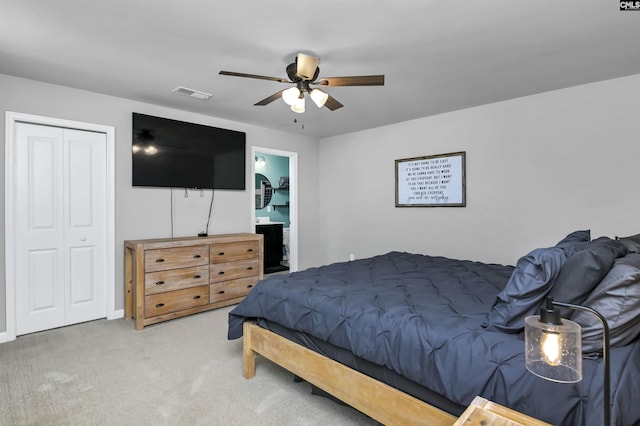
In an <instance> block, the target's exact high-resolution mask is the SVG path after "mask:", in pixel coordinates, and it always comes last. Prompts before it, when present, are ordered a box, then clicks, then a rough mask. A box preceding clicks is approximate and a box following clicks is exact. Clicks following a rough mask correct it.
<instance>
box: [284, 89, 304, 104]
mask: <svg viewBox="0 0 640 426" xmlns="http://www.w3.org/2000/svg"><path fill="white" fill-rule="evenodd" d="M298 98H300V90H299V89H298V88H297V87H290V88H288V89H287V90H285V91H283V92H282V100H283V101H284V102H285V103H286V104H287V105H294V104H295V103H296V102H297V101H298Z"/></svg>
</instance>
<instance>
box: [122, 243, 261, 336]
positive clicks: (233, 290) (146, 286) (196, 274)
mask: <svg viewBox="0 0 640 426" xmlns="http://www.w3.org/2000/svg"><path fill="white" fill-rule="evenodd" d="M124 259H125V260H124V265H125V313H124V315H125V319H129V318H131V317H133V318H135V320H136V329H138V330H141V329H142V328H143V327H144V326H146V325H150V324H155V323H158V322H161V321H167V320H170V319H174V318H179V317H183V316H185V315H190V314H195V313H198V312H203V311H207V310H210V309H215V308H220V307H222V306H227V305H232V304H235V303H239V302H240V301H241V300H242V299H244V297H245V296H246V295H247V293H248V292H249V290H251V288H252V287H253V286H254V285H255V284H256V283H257V282H258V280H261V279H262V277H263V262H264V260H263V236H262V235H257V234H249V233H246V234H224V235H211V236H208V237H185V238H163V239H153V240H133V241H125V242H124Z"/></svg>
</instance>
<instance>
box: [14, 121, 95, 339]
mask: <svg viewBox="0 0 640 426" xmlns="http://www.w3.org/2000/svg"><path fill="white" fill-rule="evenodd" d="M15 134H16V141H15V142H16V143H15V152H16V156H15V157H16V165H15V170H16V173H15V183H16V195H15V202H16V205H15V207H14V208H15V217H16V221H15V223H16V253H15V257H16V334H17V335H20V334H25V333H31V332H34V331H40V330H45V329H50V328H55V327H59V326H62V325H68V324H73V323H77V322H82V321H88V320H92V319H96V318H102V317H105V316H106V278H105V269H106V250H105V248H106V228H105V226H106V225H105V224H106V204H105V203H106V137H105V135H104V134H101V133H94V132H85V131H77V130H69V129H62V128H58V127H49V126H41V125H33V124H26V123H17V124H16V133H15Z"/></svg>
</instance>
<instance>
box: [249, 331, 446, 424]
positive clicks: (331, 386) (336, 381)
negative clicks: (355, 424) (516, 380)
mask: <svg viewBox="0 0 640 426" xmlns="http://www.w3.org/2000/svg"><path fill="white" fill-rule="evenodd" d="M243 327H244V328H243V331H244V337H243V363H244V367H243V375H244V377H245V379H250V378H252V377H254V376H255V374H256V362H255V359H256V355H258V354H259V355H262V356H263V357H265V358H267V359H269V360H270V361H272V362H274V363H276V364H278V365H280V366H281V367H283V368H285V369H286V370H289V371H290V372H291V373H293V374H295V375H296V376H298V377H301V378H302V379H304V380H306V381H307V382H309V383H311V384H313V385H315V386H317V387H318V388H320V389H322V390H324V391H325V392H327V393H329V394H331V395H333V396H334V397H336V398H338V399H340V400H341V401H343V402H345V403H346V404H349V405H350V406H352V407H353V408H355V409H356V410H358V411H361V412H362V413H364V414H366V415H368V416H369V417H371V418H373V419H374V420H377V421H378V422H380V423H382V424H385V425H392V424H428V425H432V426H445V425H446V426H451V425H453V424H454V422H455V421H456V417H455V416H453V415H451V414H449V413H447V412H445V411H443V410H441V409H439V408H436V407H434V406H432V405H429V404H427V403H426V402H424V401H421V400H419V399H417V398H414V397H412V396H410V395H408V394H406V393H404V392H402V391H399V390H398V389H395V388H393V387H391V386H389V385H387V384H385V383H382V382H380V381H378V380H375V379H372V378H371V377H369V376H367V375H365V374H362V373H360V372H358V371H356V370H353V369H351V368H349V367H347V366H345V365H343V364H340V363H339V362H337V361H334V360H332V359H330V358H327V357H325V356H322V355H320V354H318V353H317V352H314V351H312V350H310V349H307V348H305V347H303V346H300V345H298V344H297V343H294V342H292V341H290V340H288V339H286V338H284V337H282V336H280V335H278V334H276V333H274V332H272V331H269V330H266V329H264V328H262V327H260V326H258V325H256V324H255V323H252V322H249V321H246V322H245V323H244V326H243Z"/></svg>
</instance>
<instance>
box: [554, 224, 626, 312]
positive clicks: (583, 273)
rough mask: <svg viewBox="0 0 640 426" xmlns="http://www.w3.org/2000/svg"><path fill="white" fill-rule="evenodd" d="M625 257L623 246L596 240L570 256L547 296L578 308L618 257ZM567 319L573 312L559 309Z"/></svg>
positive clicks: (617, 242)
mask: <svg viewBox="0 0 640 426" xmlns="http://www.w3.org/2000/svg"><path fill="white" fill-rule="evenodd" d="M625 254H627V249H626V247H625V245H624V244H622V243H621V242H619V241H616V240H612V239H610V238H607V237H600V238H598V239H595V240H593V241H591V242H589V243H588V244H586V246H585V247H584V249H582V250H581V251H579V252H578V253H576V254H574V255H573V256H571V257H569V259H568V260H567V262H566V263H565V264H564V266H563V267H562V269H561V270H560V274H558V278H557V279H556V282H555V284H554V285H553V288H552V289H551V291H550V292H549V296H550V297H553V298H554V300H558V301H560V302H566V303H573V304H576V305H580V304H581V303H582V302H584V301H585V300H586V299H587V297H588V296H589V294H590V293H591V291H592V290H593V289H594V288H595V286H597V285H598V283H599V282H600V281H601V280H602V279H603V278H604V276H605V275H607V273H608V272H609V270H610V269H611V267H612V266H613V262H615V260H616V259H617V258H618V257H622V256H624V255H625ZM560 311H561V312H562V316H563V317H565V318H568V317H569V316H571V314H572V313H573V311H571V310H569V309H566V308H562V309H560Z"/></svg>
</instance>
